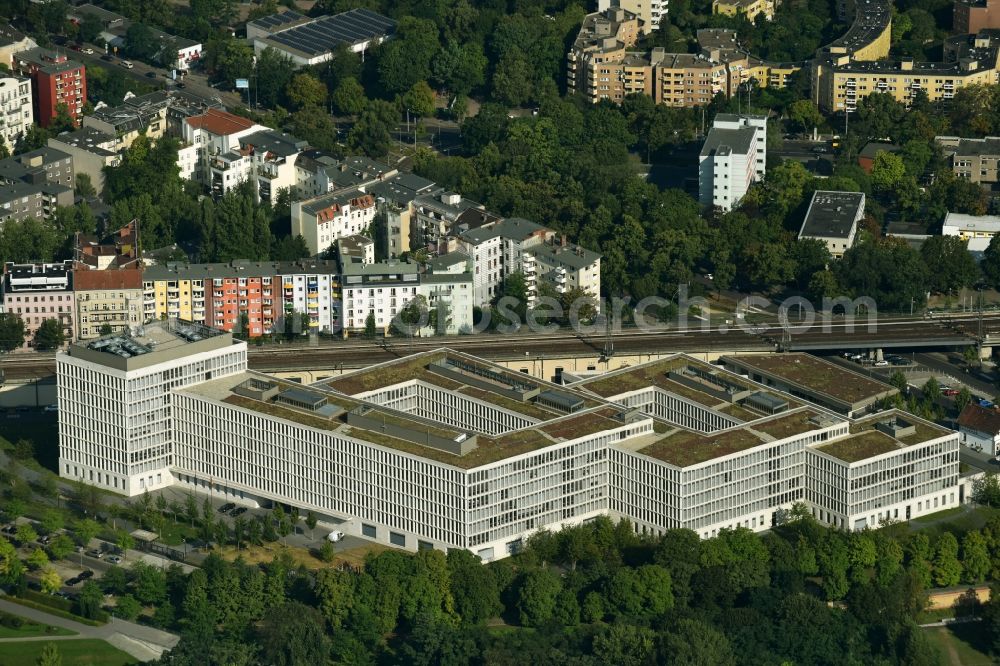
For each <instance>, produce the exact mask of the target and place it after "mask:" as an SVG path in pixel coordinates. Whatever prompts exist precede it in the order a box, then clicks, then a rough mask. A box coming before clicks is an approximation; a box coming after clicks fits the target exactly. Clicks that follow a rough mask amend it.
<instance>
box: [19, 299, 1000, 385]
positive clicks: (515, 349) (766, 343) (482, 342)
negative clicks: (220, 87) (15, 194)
mask: <svg viewBox="0 0 1000 666" xmlns="http://www.w3.org/2000/svg"><path fill="white" fill-rule="evenodd" d="M796 324H797V322H795V321H792V322H789V326H788V327H783V326H781V325H780V324H779V323H778V322H777V320H776V319H775V318H773V317H772V318H771V319H770V320H768V321H762V322H754V323H744V324H742V325H740V326H732V325H731V324H728V325H727V324H722V325H713V326H708V325H707V324H706V325H705V326H699V325H695V326H688V327H685V328H679V327H676V326H666V325H665V326H662V327H660V328H654V329H652V330H637V329H625V330H622V331H620V332H616V333H613V334H612V335H610V336H607V335H605V334H603V333H601V332H594V333H592V334H580V333H574V332H572V331H567V330H560V331H556V332H553V333H547V334H546V333H533V332H518V333H511V334H500V333H480V334H477V335H459V336H447V337H433V338H413V339H407V338H389V339H387V340H384V341H369V340H358V339H351V340H331V341H327V340H317V341H314V344H309V343H298V342H297V343H289V344H270V345H266V346H261V347H257V346H254V345H251V346H250V348H249V351H248V356H249V365H250V367H251V368H252V369H254V370H261V371H272V372H274V371H282V370H289V369H300V368H307V369H311V370H315V371H319V370H323V371H334V372H336V371H342V370H345V369H350V368H357V367H363V366H366V365H371V364H374V363H380V362H382V361H388V360H391V359H394V358H398V357H400V356H406V355H408V354H412V353H415V352H418V351H426V350H428V349H436V348H439V347H451V348H453V349H457V350H461V351H464V352H467V353H469V354H473V355H476V356H481V357H483V358H488V359H491V360H495V361H501V362H509V363H511V364H512V365H516V364H517V363H516V362H517V361H522V362H527V361H530V362H531V363H537V362H539V361H540V360H544V359H580V362H581V364H583V365H584V367H586V368H589V367H590V366H591V365H595V366H596V367H595V369H609V368H610V367H616V366H612V365H608V360H609V359H608V358H606V356H607V355H606V354H605V348H606V345H608V343H610V346H611V348H613V351H614V354H613V355H614V356H615V357H628V358H629V359H631V362H632V363H636V362H641V361H642V360H649V359H652V358H658V357H660V356H662V355H665V354H669V353H674V352H688V353H696V354H705V355H706V357H708V356H717V355H720V354H723V353H733V352H767V351H830V350H854V351H871V352H873V353H875V354H878V353H880V352H881V351H882V350H901V349H906V350H917V349H928V350H931V349H953V348H960V347H969V346H977V345H981V347H982V350H983V353H990V352H991V351H992V346H993V345H994V344H1000V312H989V313H983V316H982V320H980V317H979V314H978V313H961V314H956V315H950V316H938V317H931V318H925V317H881V318H879V319H877V320H874V319H873V320H872V321H870V322H869V321H868V320H866V319H857V320H855V321H853V322H852V321H849V320H844V318H842V317H831V318H826V319H818V320H817V321H815V322H813V323H811V324H810V325H808V326H806V325H802V326H797V325H796ZM980 330H981V331H982V337H981V338H980V337H979V332H980ZM586 359H590V361H588V362H586V363H585V364H584V360H586ZM597 361H599V363H597ZM0 370H3V371H4V374H5V377H6V379H7V380H29V379H32V378H38V377H45V376H51V375H52V374H53V373H54V372H55V355H54V354H39V353H30V354H11V355H8V356H6V357H5V358H3V359H2V360H0Z"/></svg>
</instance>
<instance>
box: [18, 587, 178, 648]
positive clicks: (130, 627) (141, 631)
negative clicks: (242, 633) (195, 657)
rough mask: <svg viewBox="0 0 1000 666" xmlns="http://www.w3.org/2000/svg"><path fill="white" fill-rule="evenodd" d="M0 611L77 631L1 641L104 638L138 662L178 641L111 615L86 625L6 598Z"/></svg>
mask: <svg viewBox="0 0 1000 666" xmlns="http://www.w3.org/2000/svg"><path fill="white" fill-rule="evenodd" d="M0 610H3V611H6V612H8V613H13V614H14V615H20V616H21V617H26V618H28V619H29V620H34V621H35V622H40V623H42V624H51V625H54V626H57V627H62V628H63V629H69V630H70V631H75V632H76V633H78V634H79V636H39V637H37V638H5V639H0V644H2V643H4V642H13V641H22V640H67V639H74V638H96V639H99V640H102V641H107V642H108V643H110V644H111V645H114V646H115V647H116V648H118V649H119V650H122V651H124V652H127V653H129V654H130V655H132V656H133V657H135V658H136V659H139V660H141V661H150V660H152V659H159V657H160V655H161V654H163V652H165V651H166V650H169V649H170V648H172V647H174V646H175V645H177V642H178V641H179V640H180V637H179V636H176V635H174V634H171V633H169V632H166V631H161V630H159V629H154V628H153V627H147V626H144V625H141V624H136V623H135V622H128V621H126V620H118V619H114V618H112V620H111V621H110V622H108V623H107V624H105V625H103V626H100V627H92V626H90V625H87V624H82V623H80V622H76V621H75V620H67V619H65V618H61V617H59V616H56V615H51V614H49V613H46V612H45V611H41V610H37V609H34V608H28V607H27V606H22V605H20V604H16V603H14V602H12V601H7V600H6V599H0Z"/></svg>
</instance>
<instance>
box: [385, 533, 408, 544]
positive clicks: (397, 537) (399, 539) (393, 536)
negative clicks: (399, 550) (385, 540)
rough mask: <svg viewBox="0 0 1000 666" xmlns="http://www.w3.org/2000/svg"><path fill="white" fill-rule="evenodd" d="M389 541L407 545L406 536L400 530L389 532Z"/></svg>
mask: <svg viewBox="0 0 1000 666" xmlns="http://www.w3.org/2000/svg"><path fill="white" fill-rule="evenodd" d="M389 543H391V544H392V545H393V546H403V547H405V546H406V536H404V535H402V534H400V533H399V532H389Z"/></svg>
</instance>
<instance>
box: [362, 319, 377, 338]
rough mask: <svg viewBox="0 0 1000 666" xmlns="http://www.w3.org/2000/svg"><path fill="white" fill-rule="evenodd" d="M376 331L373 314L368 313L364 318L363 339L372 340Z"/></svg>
mask: <svg viewBox="0 0 1000 666" xmlns="http://www.w3.org/2000/svg"><path fill="white" fill-rule="evenodd" d="M376 332H377V329H376V326H375V313H374V312H369V313H368V316H367V317H365V339H366V340H374V339H375V335H376Z"/></svg>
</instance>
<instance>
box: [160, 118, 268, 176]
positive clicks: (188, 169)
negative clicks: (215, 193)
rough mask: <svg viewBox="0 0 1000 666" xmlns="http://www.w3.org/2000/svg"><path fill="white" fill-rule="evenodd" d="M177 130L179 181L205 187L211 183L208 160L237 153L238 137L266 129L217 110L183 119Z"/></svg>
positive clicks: (246, 119)
mask: <svg viewBox="0 0 1000 666" xmlns="http://www.w3.org/2000/svg"><path fill="white" fill-rule="evenodd" d="M180 130H181V133H180V138H181V139H182V140H183V141H184V144H183V145H182V146H181V148H180V149H179V150H178V151H177V163H178V165H179V166H180V169H181V178H186V179H190V180H195V181H197V182H199V183H202V184H203V185H206V186H209V185H211V183H212V170H211V166H210V164H211V159H212V157H214V156H216V155H221V154H224V153H230V152H235V151H238V150H239V148H240V143H239V140H240V138H241V137H243V136H246V135H248V134H255V133H256V132H262V131H265V130H267V128H266V127H264V126H263V125H258V124H256V123H254V122H253V121H252V120H250V119H248V118H244V117H243V116H237V115H234V114H232V113H229V112H227V111H224V110H220V109H207V110H206V111H205V112H204V113H201V114H197V115H193V116H189V117H187V118H185V119H184V122H183V123H181V125H180ZM223 182H224V180H223Z"/></svg>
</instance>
